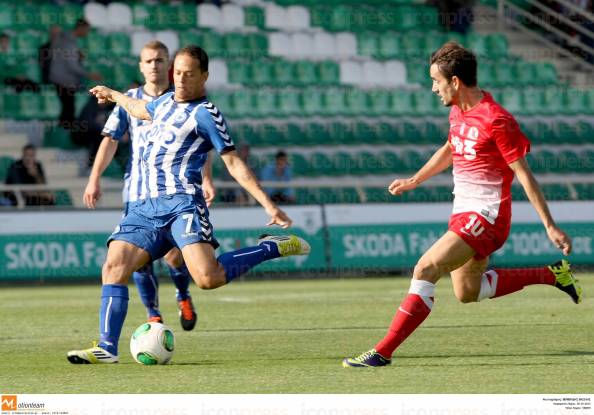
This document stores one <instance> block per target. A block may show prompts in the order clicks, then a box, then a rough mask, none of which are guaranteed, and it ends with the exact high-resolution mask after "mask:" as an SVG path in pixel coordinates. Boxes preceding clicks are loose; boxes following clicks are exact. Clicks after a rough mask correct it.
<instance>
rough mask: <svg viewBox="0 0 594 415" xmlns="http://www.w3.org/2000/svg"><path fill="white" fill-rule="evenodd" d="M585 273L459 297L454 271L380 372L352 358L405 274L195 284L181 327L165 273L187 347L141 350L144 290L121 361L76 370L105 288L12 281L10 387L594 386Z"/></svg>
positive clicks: (403, 284) (593, 329)
mask: <svg viewBox="0 0 594 415" xmlns="http://www.w3.org/2000/svg"><path fill="white" fill-rule="evenodd" d="M579 277H580V279H581V281H582V285H583V287H584V291H585V295H586V298H585V300H584V302H583V303H582V304H580V305H574V304H573V303H572V302H571V300H570V299H569V297H567V295H566V294H564V293H562V292H560V291H558V290H556V289H554V288H552V287H548V286H532V287H527V288H525V289H524V290H523V291H521V292H519V293H516V294H513V295H510V296H507V297H505V298H500V299H496V300H487V301H484V302H482V303H479V304H476V303H475V304H461V303H459V302H457V301H456V299H455V297H454V295H453V292H452V287H451V283H450V280H449V279H447V278H446V279H443V280H442V281H441V282H440V283H439V284H438V289H437V293H436V302H435V307H434V309H433V312H432V314H431V316H430V317H429V318H428V320H427V321H426V322H425V324H424V325H423V326H421V328H420V329H419V330H417V332H416V333H414V334H413V336H412V337H411V338H409V340H408V341H407V342H405V343H404V345H403V346H402V347H401V348H400V349H399V350H398V351H397V353H396V355H395V359H394V361H393V364H392V366H390V367H386V368H379V369H344V368H342V367H341V359H342V358H343V357H345V356H351V355H354V354H358V353H360V352H363V351H365V350H367V349H369V348H371V347H372V346H373V345H374V344H375V342H376V341H377V340H378V339H380V338H381V337H382V336H383V335H384V332H385V329H386V327H387V326H388V324H389V323H390V321H391V319H392V315H393V313H394V311H395V309H396V308H397V306H398V304H399V302H400V300H401V299H402V297H403V295H404V294H405V293H406V291H407V289H408V285H409V282H408V279H406V278H381V279H375V278H369V279H348V280H317V281H316V280H307V281H304V280H299V281H277V282H268V281H267V282H236V283H233V284H231V285H229V286H227V287H224V288H221V289H217V290H214V291H200V290H198V289H197V288H195V287H194V288H193V289H192V291H193V293H194V298H195V300H196V301H197V304H198V308H199V322H198V326H197V327H196V329H195V330H194V331H193V332H183V331H182V330H181V327H180V326H179V321H178V317H177V308H176V304H175V301H174V290H173V286H172V285H171V284H168V283H163V284H162V286H161V290H160V292H161V304H162V305H161V309H162V311H163V314H164V318H165V322H166V323H168V325H169V326H170V327H171V328H172V329H173V331H174V333H175V335H176V352H175V355H174V357H173V361H172V363H171V364H169V365H166V366H156V367H154V366H153V367H149V366H141V365H139V364H137V363H135V362H134V361H133V360H132V357H131V356H130V354H129V348H128V342H129V339H130V335H131V333H132V331H133V330H134V329H135V328H136V327H137V326H138V325H140V324H141V323H142V322H144V309H143V308H142V305H141V303H140V300H139V298H138V296H137V293H136V290H135V289H133V288H132V289H131V292H130V297H131V300H130V308H129V310H128V317H127V319H126V323H125V326H124V330H123V334H122V339H121V341H120V351H121V352H120V355H121V360H120V363H119V364H117V365H80V366H75V365H71V364H69V363H68V362H67V361H66V358H65V355H66V352H67V351H68V350H69V349H73V348H82V347H89V346H90V345H91V340H93V339H96V336H97V326H98V317H97V309H98V304H99V303H98V298H99V294H100V288H99V286H98V285H97V286H92V285H82V286H67V287H55V286H54V287H43V286H42V287H22V288H18V287H3V288H2V289H0V304H1V305H0V313H1V317H0V321H1V322H2V323H1V324H2V325H1V327H2V330H1V331H2V336H0V346H1V347H0V350H2V359H0V361H1V363H0V374H1V375H0V378H1V379H2V381H1V382H0V384H1V385H2V386H1V388H2V393H11V392H15V393H591V392H592V391H593V390H594V334H593V333H594V317H593V316H594V300H592V299H591V298H588V296H589V295H590V296H591V295H592V293H594V275H592V274H590V275H587V274H582V275H579ZM131 287H132V286H131Z"/></svg>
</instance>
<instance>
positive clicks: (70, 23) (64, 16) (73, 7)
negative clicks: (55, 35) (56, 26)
mask: <svg viewBox="0 0 594 415" xmlns="http://www.w3.org/2000/svg"><path fill="white" fill-rule="evenodd" d="M83 16H84V12H83V8H82V6H81V5H80V4H73V3H64V4H61V5H60V18H61V23H62V27H74V25H75V24H76V21H77V20H78V19H81V18H83Z"/></svg>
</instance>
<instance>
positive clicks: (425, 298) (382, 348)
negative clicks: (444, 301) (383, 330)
mask: <svg viewBox="0 0 594 415" xmlns="http://www.w3.org/2000/svg"><path fill="white" fill-rule="evenodd" d="M434 293H435V284H433V283H432V282H429V281H423V280H416V279H413V280H412V281H411V283H410V290H409V292H408V295H407V296H406V298H405V299H404V301H403V302H402V304H400V307H398V311H396V315H395V316H394V319H393V320H392V324H391V325H390V329H389V330H388V333H387V334H386V336H385V337H384V338H383V339H382V341H380V342H379V343H378V344H377V345H376V346H375V348H373V349H372V350H370V351H368V352H365V353H362V354H360V355H359V356H356V357H352V358H346V359H344V360H343V361H342V365H343V366H344V367H378V366H387V365H389V364H390V363H392V361H391V357H392V353H394V350H396V348H397V347H398V346H400V344H401V343H402V342H403V341H404V340H406V338H407V337H408V336H410V335H411V334H412V332H413V331H414V330H415V329H416V328H417V327H418V326H419V325H420V324H421V323H422V322H423V321H425V319H426V318H427V316H429V313H430V312H431V308H432V307H433V299H434V297H433V296H434Z"/></svg>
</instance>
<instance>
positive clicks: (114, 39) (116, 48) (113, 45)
mask: <svg viewBox="0 0 594 415" xmlns="http://www.w3.org/2000/svg"><path fill="white" fill-rule="evenodd" d="M107 44H108V46H109V52H110V53H112V54H114V55H116V56H130V55H131V47H132V45H131V41H130V36H128V34H127V33H122V32H114V33H110V34H109V36H108V38H107Z"/></svg>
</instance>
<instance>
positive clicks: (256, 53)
mask: <svg viewBox="0 0 594 415" xmlns="http://www.w3.org/2000/svg"><path fill="white" fill-rule="evenodd" d="M244 36H245V38H244V43H245V47H246V48H247V50H248V51H249V55H250V57H253V58H259V57H263V56H268V38H267V37H266V35H263V34H262V33H248V34H246V35H244Z"/></svg>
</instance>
